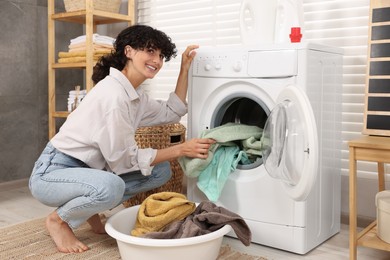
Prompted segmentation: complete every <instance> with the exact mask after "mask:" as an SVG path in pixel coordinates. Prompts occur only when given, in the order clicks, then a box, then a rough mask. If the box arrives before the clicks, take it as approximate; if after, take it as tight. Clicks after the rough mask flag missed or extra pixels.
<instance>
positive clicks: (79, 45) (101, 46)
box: [68, 42, 114, 51]
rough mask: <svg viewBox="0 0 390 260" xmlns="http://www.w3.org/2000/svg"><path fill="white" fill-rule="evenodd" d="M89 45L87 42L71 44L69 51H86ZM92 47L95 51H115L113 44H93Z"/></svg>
mask: <svg viewBox="0 0 390 260" xmlns="http://www.w3.org/2000/svg"><path fill="white" fill-rule="evenodd" d="M86 46H87V44H86V43H85V42H80V43H75V44H69V46H68V48H69V51H77V50H84V51H85V49H86ZM92 47H93V49H94V50H98V49H101V50H105V49H110V50H111V49H114V45H112V44H105V43H92Z"/></svg>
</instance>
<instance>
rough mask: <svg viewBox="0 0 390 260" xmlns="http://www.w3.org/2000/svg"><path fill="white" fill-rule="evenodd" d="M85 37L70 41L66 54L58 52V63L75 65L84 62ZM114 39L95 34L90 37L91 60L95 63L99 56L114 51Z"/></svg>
mask: <svg viewBox="0 0 390 260" xmlns="http://www.w3.org/2000/svg"><path fill="white" fill-rule="evenodd" d="M86 41H87V37H86V35H81V36H78V37H76V38H74V39H71V40H70V44H69V46H68V48H69V50H68V51H67V52H65V51H60V52H59V53H58V63H75V62H85V61H86V49H87V46H86ZM114 41H115V39H114V38H112V37H109V36H104V35H99V34H97V33H95V34H93V35H92V51H93V60H94V61H95V62H96V61H98V60H99V59H100V57H101V56H103V55H105V54H109V53H111V51H112V50H113V49H114Z"/></svg>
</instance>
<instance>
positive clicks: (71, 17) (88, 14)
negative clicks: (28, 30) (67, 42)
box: [47, 0, 135, 139]
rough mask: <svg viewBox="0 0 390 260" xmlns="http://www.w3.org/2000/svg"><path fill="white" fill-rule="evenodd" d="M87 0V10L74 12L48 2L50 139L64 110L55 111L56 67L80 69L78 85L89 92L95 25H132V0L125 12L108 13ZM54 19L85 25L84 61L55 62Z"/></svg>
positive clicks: (129, 1)
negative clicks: (80, 77) (80, 80)
mask: <svg viewBox="0 0 390 260" xmlns="http://www.w3.org/2000/svg"><path fill="white" fill-rule="evenodd" d="M85 1H86V5H85V6H86V10H80V11H75V12H61V13H56V12H55V0H49V1H48V8H47V10H48V16H47V17H48V21H47V29H48V101H49V139H51V138H52V137H53V136H54V135H55V131H56V120H55V119H56V118H66V117H67V116H68V115H69V112H67V111H56V73H55V71H56V70H60V69H83V70H84V73H85V76H84V78H85V82H84V83H81V82H80V85H83V86H85V89H86V90H87V91H89V90H90V89H91V88H92V87H93V81H92V74H93V66H94V65H95V64H96V62H95V61H94V59H93V50H92V44H93V34H94V33H96V30H97V26H98V25H103V24H112V23H121V22H127V23H128V25H131V24H134V17H135V15H134V0H128V3H127V14H126V15H125V14H119V13H111V12H105V11H101V10H95V9H94V8H93V2H92V1H93V0H85ZM56 22H69V23H77V24H80V25H83V26H85V27H84V28H85V36H86V58H85V59H86V61H85V62H77V63H57V59H56V56H57V53H56V48H55V45H56V44H55V43H56V25H55V24H56Z"/></svg>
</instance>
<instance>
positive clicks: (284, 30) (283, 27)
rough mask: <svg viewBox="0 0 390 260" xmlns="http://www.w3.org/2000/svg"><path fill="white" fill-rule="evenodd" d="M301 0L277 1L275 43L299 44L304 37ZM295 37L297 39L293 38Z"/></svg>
mask: <svg viewBox="0 0 390 260" xmlns="http://www.w3.org/2000/svg"><path fill="white" fill-rule="evenodd" d="M303 23H304V19H303V4H302V0H278V4H277V8H276V21H275V43H284V42H299V41H301V40H302V39H301V38H302V37H303V36H304V24H303ZM294 35H296V36H297V37H294Z"/></svg>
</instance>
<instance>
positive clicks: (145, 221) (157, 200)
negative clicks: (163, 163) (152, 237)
mask: <svg viewBox="0 0 390 260" xmlns="http://www.w3.org/2000/svg"><path fill="white" fill-rule="evenodd" d="M195 208H196V205H195V203H194V202H191V201H189V200H187V198H186V196H185V195H183V194H180V193H176V192H159V193H155V194H152V195H150V196H149V197H147V198H146V199H145V200H144V201H143V202H142V203H141V205H140V208H139V210H138V215H137V221H136V223H135V228H134V229H133V230H132V231H131V235H133V236H141V235H144V234H146V233H149V232H153V231H160V230H161V229H162V228H164V227H165V226H166V225H168V224H170V223H172V222H174V221H178V220H182V219H184V218H186V217H187V216H188V215H190V214H191V213H193V212H194V210H195Z"/></svg>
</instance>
